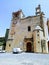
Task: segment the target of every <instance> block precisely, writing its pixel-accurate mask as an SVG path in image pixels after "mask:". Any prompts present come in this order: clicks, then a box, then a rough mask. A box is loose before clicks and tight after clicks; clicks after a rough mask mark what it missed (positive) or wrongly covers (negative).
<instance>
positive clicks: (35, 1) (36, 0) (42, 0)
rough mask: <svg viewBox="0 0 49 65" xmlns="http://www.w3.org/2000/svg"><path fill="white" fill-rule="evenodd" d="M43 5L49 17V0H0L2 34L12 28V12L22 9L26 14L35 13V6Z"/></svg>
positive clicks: (42, 7)
mask: <svg viewBox="0 0 49 65" xmlns="http://www.w3.org/2000/svg"><path fill="white" fill-rule="evenodd" d="M39 4H40V5H41V9H42V11H43V12H44V13H45V17H46V18H49V0H0V36H4V35H5V31H6V29H7V28H10V23H11V19H12V12H14V11H18V10H19V9H22V11H23V12H24V14H25V15H26V16H30V15H35V8H36V7H37V6H38V5H39Z"/></svg>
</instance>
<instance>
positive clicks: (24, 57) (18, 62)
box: [0, 53, 49, 65]
mask: <svg viewBox="0 0 49 65" xmlns="http://www.w3.org/2000/svg"><path fill="white" fill-rule="evenodd" d="M0 65H49V54H38V53H20V54H12V53H0Z"/></svg>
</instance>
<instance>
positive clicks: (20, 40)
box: [6, 5, 48, 53]
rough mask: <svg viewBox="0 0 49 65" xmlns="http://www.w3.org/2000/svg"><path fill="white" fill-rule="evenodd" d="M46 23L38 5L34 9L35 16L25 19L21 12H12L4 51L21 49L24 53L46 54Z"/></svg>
mask: <svg viewBox="0 0 49 65" xmlns="http://www.w3.org/2000/svg"><path fill="white" fill-rule="evenodd" d="M46 21H47V20H46V18H45V16H44V14H43V12H41V9H40V5H39V6H38V7H37V8H36V15H35V16H28V17H25V15H24V14H23V12H22V10H19V11H17V12H13V13H12V20H11V25H10V30H9V36H8V40H7V43H6V51H7V52H12V50H13V48H21V49H22V50H23V51H26V52H39V53H48V44H47V43H48V41H47V39H48V31H47V25H46Z"/></svg>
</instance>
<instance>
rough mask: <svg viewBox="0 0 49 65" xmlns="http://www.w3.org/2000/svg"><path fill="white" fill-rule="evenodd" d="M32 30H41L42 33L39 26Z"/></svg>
mask: <svg viewBox="0 0 49 65" xmlns="http://www.w3.org/2000/svg"><path fill="white" fill-rule="evenodd" d="M34 30H41V31H42V28H41V27H40V26H36V27H35V29H34Z"/></svg>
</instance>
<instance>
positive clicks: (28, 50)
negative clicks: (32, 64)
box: [26, 42, 32, 52]
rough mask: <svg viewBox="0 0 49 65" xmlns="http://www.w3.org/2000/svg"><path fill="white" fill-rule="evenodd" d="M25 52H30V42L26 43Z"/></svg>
mask: <svg viewBox="0 0 49 65" xmlns="http://www.w3.org/2000/svg"><path fill="white" fill-rule="evenodd" d="M26 52H32V44H31V43H30V42H28V43H27V44H26Z"/></svg>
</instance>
